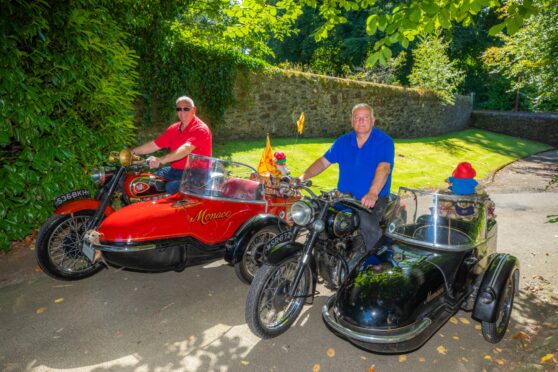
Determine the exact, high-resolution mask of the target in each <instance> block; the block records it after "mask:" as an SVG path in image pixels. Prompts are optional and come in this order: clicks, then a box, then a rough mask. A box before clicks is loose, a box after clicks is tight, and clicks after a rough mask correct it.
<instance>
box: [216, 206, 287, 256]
mask: <svg viewBox="0 0 558 372" xmlns="http://www.w3.org/2000/svg"><path fill="white" fill-rule="evenodd" d="M269 225H277V226H278V227H279V229H281V230H283V229H284V230H286V229H287V228H288V227H289V226H288V225H287V223H286V222H285V221H284V220H283V219H281V218H279V217H278V216H276V215H274V214H259V215H257V216H254V217H252V218H250V219H249V220H248V221H246V222H245V223H244V224H243V225H242V226H241V227H240V228H239V229H238V230H237V231H236V233H235V234H234V236H233V237H232V238H231V239H230V240H229V241H228V242H227V249H226V251H225V261H227V262H229V263H233V264H234V263H236V262H238V261H240V260H241V259H242V255H243V254H244V249H245V248H246V244H247V243H248V241H250V238H252V236H253V235H254V234H255V233H256V231H258V230H259V229H262V228H264V227H266V226H269Z"/></svg>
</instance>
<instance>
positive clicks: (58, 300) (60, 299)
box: [54, 297, 64, 304]
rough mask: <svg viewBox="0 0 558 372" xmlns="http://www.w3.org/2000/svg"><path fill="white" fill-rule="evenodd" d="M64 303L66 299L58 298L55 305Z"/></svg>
mask: <svg viewBox="0 0 558 372" xmlns="http://www.w3.org/2000/svg"><path fill="white" fill-rule="evenodd" d="M62 301H64V298H62V297H59V298H57V299H56V300H54V303H55V304H59V303H60V302H62Z"/></svg>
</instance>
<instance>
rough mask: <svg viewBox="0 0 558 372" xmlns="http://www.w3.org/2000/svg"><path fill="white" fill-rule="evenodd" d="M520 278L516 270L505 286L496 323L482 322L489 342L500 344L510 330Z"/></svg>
mask: <svg viewBox="0 0 558 372" xmlns="http://www.w3.org/2000/svg"><path fill="white" fill-rule="evenodd" d="M518 277H519V271H517V270H516V271H515V272H514V273H513V274H512V275H510V277H509V278H508V280H507V282H506V284H505V288H504V293H503V294H502V299H501V302H500V307H499V309H498V318H497V319H496V321H494V322H482V336H483V337H484V339H485V340H486V341H488V342H491V343H493V344H495V343H497V342H500V340H501V339H502V338H503V337H504V334H505V333H506V330H507V329H508V324H509V322H510V317H511V312H512V308H513V299H514V297H515V289H516V287H517V281H518Z"/></svg>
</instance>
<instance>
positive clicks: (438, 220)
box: [322, 188, 517, 353]
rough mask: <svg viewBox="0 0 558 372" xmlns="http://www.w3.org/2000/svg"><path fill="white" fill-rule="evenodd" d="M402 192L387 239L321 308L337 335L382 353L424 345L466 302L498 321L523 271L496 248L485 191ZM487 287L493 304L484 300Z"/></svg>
mask: <svg viewBox="0 0 558 372" xmlns="http://www.w3.org/2000/svg"><path fill="white" fill-rule="evenodd" d="M399 197H400V200H399V202H398V204H397V206H396V207H395V208H394V209H393V210H392V211H391V212H390V216H388V223H387V232H386V235H387V236H388V239H387V240H386V244H385V245H384V246H383V247H382V249H380V250H379V251H378V253H376V254H373V255H368V256H366V257H365V258H363V259H362V260H361V262H360V263H359V264H358V265H357V266H356V267H355V268H354V269H353V271H352V272H351V273H350V274H349V275H348V277H347V279H346V280H345V282H344V283H343V285H342V286H341V287H340V289H339V291H338V292H337V294H336V295H335V296H333V297H331V298H330V299H329V300H328V302H327V304H326V305H325V306H324V308H323V310H322V315H323V318H324V321H325V322H326V324H327V325H328V326H329V327H330V329H332V330H333V331H334V332H335V333H337V334H339V335H340V336H342V337H344V338H347V339H348V340H349V341H351V342H353V343H354V344H356V345H358V346H360V347H362V348H365V349H367V350H370V351H375V352H382V353H402V352H409V351H412V350H414V349H417V348H418V347H420V346H421V345H423V344H424V343H425V342H426V341H427V340H428V339H429V338H430V337H431V336H432V335H433V334H434V333H435V332H436V331H437V330H438V329H439V328H440V327H441V326H442V325H444V323H445V322H446V321H447V320H448V319H449V318H450V317H451V316H452V315H453V314H455V313H456V312H457V311H458V310H459V309H460V308H461V307H462V306H464V305H465V304H467V303H472V304H474V312H473V318H475V319H478V320H487V321H494V319H495V317H496V311H497V309H498V308H499V306H498V304H499V303H500V297H501V296H502V292H503V288H504V284H505V283H506V280H507V278H508V277H509V275H515V274H513V273H514V270H516V269H517V259H515V258H514V257H512V256H510V255H504V254H496V253H495V249H496V231H497V228H496V220H495V216H494V214H493V206H494V205H493V203H492V202H491V201H490V200H489V199H488V198H487V197H486V196H457V195H445V194H436V193H428V192H424V191H419V190H410V189H405V188H402V189H401V190H400V195H399ZM483 292H490V293H491V295H492V296H493V302H492V303H489V304H487V303H484V302H482V301H479V299H478V296H477V293H478V294H479V296H480V294H481V293H483ZM485 302H486V301H485ZM471 308H473V306H472V305H471V307H470V309H471Z"/></svg>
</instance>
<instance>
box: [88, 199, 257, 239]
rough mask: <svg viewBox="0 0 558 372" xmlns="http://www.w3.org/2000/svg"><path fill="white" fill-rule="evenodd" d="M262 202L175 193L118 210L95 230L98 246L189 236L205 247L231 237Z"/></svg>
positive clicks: (254, 213)
mask: <svg viewBox="0 0 558 372" xmlns="http://www.w3.org/2000/svg"><path fill="white" fill-rule="evenodd" d="M265 207H266V204H265V202H259V203H246V202H235V201H231V200H222V199H218V198H215V199H211V198H207V197H204V198H201V197H196V196H191V195H184V194H180V193H177V194H174V195H171V196H169V197H167V198H163V199H159V200H154V201H145V202H139V203H136V204H132V205H129V206H126V207H124V208H122V209H119V210H117V211H116V212H114V213H112V214H111V215H110V216H108V217H107V218H106V219H105V220H104V221H103V222H102V224H101V226H100V227H99V228H98V232H99V234H100V236H99V239H100V242H101V244H117V245H122V244H125V245H135V244H137V243H145V242H149V241H160V240H168V239H175V238H185V237H191V238H194V239H196V240H197V241H199V242H202V243H204V244H217V243H221V242H223V241H225V240H227V239H228V238H230V237H231V236H232V235H233V234H234V232H235V231H236V230H237V229H238V228H239V227H240V226H241V225H242V223H244V222H245V221H246V220H247V219H248V218H249V217H252V216H254V215H256V214H259V213H263V212H264V211H265Z"/></svg>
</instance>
